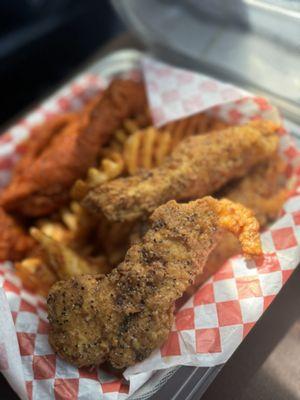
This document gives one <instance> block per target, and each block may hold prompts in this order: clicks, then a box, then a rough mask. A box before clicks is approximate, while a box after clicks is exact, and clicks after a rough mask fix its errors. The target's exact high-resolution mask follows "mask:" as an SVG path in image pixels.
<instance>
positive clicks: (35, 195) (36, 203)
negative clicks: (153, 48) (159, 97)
mask: <svg viewBox="0 0 300 400" xmlns="http://www.w3.org/2000/svg"><path fill="white" fill-rule="evenodd" d="M145 107H146V94H145V89H144V86H143V84H142V83H137V82H133V81H129V80H128V81H126V80H115V81H113V82H112V83H111V85H110V86H109V87H108V89H107V90H106V91H105V92H104V93H103V94H101V95H100V96H99V98H98V100H97V101H94V102H91V103H90V104H89V106H88V107H86V109H85V112H82V113H78V115H77V116H76V118H62V121H59V122H57V121H56V122H55V126H54V127H53V126H52V128H51V127H50V128H51V129H49V126H47V125H46V128H45V131H44V132H42V133H41V138H40V139H37V144H33V145H32V146H33V147H32V148H31V150H30V151H29V152H28V155H25V156H24V159H23V160H21V161H20V164H19V166H18V165H17V166H16V169H15V172H14V174H13V177H12V180H11V182H10V184H9V185H8V187H7V188H6V189H5V190H4V191H3V192H2V193H1V196H0V205H1V206H2V207H4V209H5V210H6V211H13V212H17V213H19V214H22V215H24V216H30V217H32V216H33V217H38V216H43V215H48V214H49V213H51V212H53V211H56V210H58V209H59V208H60V207H61V206H63V205H65V204H66V203H67V202H68V201H69V199H70V194H69V192H70V188H71V187H72V185H73V184H74V182H75V181H76V180H77V179H79V178H82V177H84V176H85V173H86V171H87V169H88V168H89V167H91V166H93V165H94V164H95V163H96V161H97V157H98V155H99V153H100V151H101V147H102V145H104V144H105V143H106V142H107V141H108V140H109V139H110V136H111V135H112V134H113V132H114V131H115V130H116V129H118V128H119V126H120V125H121V123H122V121H123V120H124V118H129V117H132V116H134V115H135V114H140V113H141V112H143V111H144V110H145ZM39 129H40V130H43V126H41V127H40V128H39ZM30 146H31V145H29V147H30Z"/></svg>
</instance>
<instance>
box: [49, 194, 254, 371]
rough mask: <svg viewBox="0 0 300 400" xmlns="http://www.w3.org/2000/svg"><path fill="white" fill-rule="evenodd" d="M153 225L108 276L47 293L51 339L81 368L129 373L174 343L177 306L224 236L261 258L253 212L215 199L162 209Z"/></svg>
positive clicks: (57, 286)
mask: <svg viewBox="0 0 300 400" xmlns="http://www.w3.org/2000/svg"><path fill="white" fill-rule="evenodd" d="M150 222H151V227H150V229H149V230H148V231H147V232H146V234H145V235H144V237H143V238H142V239H141V241H140V242H139V243H137V244H135V245H133V246H132V247H131V248H130V249H129V250H128V252H127V254H126V256H125V259H124V261H123V262H122V263H121V264H120V265H119V266H118V267H117V268H116V269H114V270H113V271H112V272H111V273H110V274H109V275H106V276H103V275H98V276H91V275H82V276H78V277H76V278H72V279H70V280H68V281H61V282H58V283H56V284H55V285H54V286H53V287H52V289H51V291H50V294H49V296H48V302H47V303H48V312H49V322H50V335H49V341H50V344H51V345H52V347H53V349H54V350H55V352H57V353H58V354H59V355H60V356H61V357H62V358H63V359H65V360H66V361H68V362H70V363H71V364H74V365H76V366H79V367H80V366H85V365H98V364H100V363H103V362H104V361H108V362H109V363H110V364H111V365H112V366H113V367H115V368H125V367H127V366H130V365H133V364H134V363H136V362H138V361H141V360H143V359H145V358H146V357H147V356H148V355H149V354H150V353H151V352H152V351H153V350H154V349H156V348H158V347H159V346H161V345H162V344H163V343H164V341H165V340H166V339H167V337H168V334H169V332H170V329H171V326H172V323H173V320H174V317H173V311H174V302H175V300H176V299H177V298H179V297H180V296H181V295H182V293H183V292H184V291H185V289H186V288H187V287H188V286H189V285H190V284H191V283H192V282H193V280H194V278H195V276H196V275H197V274H199V272H201V270H202V269H203V266H204V264H205V261H206V259H207V257H208V255H209V253H210V252H211V250H212V249H213V248H214V246H215V244H216V243H217V241H218V239H219V238H220V236H221V235H222V232H223V230H229V231H230V232H232V233H233V234H234V235H236V236H237V237H238V238H239V240H240V242H241V246H242V248H243V250H244V252H245V253H246V255H248V256H255V255H259V254H261V246H260V239H259V233H258V232H259V225H258V222H257V221H256V219H255V218H254V217H253V214H252V212H251V211H250V210H248V209H246V208H244V207H243V206H241V205H238V204H234V203H232V202H230V201H229V200H226V199H223V200H220V201H218V200H215V199H213V198H211V197H205V198H203V199H200V200H197V201H193V202H190V203H187V204H178V203H176V202H175V201H173V200H172V201H170V202H168V203H167V204H165V205H162V206H160V207H159V208H157V209H156V210H155V212H154V213H153V214H152V216H151V218H150Z"/></svg>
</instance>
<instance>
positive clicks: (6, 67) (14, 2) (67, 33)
mask: <svg viewBox="0 0 300 400" xmlns="http://www.w3.org/2000/svg"><path fill="white" fill-rule="evenodd" d="M122 30H123V27H122V25H121V23H120V21H119V20H118V19H117V17H116V14H115V13H114V11H113V10H112V7H111V5H110V3H109V1H108V0H0V88H1V90H0V104H1V107H0V124H1V126H3V123H5V122H8V121H10V120H11V118H13V117H14V116H15V115H17V114H18V113H20V112H21V111H22V110H23V109H24V107H26V106H28V105H30V104H31V103H32V102H34V101H37V100H38V99H39V98H42V97H43V95H45V93H47V92H48V91H49V90H51V89H53V88H54V87H55V86H56V85H58V84H59V83H60V82H61V81H63V80H64V79H66V77H67V76H68V75H70V74H71V73H72V72H74V71H75V70H76V69H77V68H78V67H79V66H80V65H81V64H82V63H84V62H85V61H86V60H87V59H88V58H89V57H91V56H92V55H93V54H94V53H95V52H96V51H97V49H99V48H100V47H101V46H102V45H103V44H104V43H105V42H106V41H107V40H108V39H110V38H112V37H113V36H115V35H116V34H118V33H120V32H121V31H122Z"/></svg>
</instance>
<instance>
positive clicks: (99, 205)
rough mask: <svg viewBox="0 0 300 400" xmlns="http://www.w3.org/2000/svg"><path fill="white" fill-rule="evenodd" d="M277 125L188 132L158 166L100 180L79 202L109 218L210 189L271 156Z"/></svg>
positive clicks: (127, 217) (130, 216) (129, 216)
mask: <svg viewBox="0 0 300 400" xmlns="http://www.w3.org/2000/svg"><path fill="white" fill-rule="evenodd" d="M277 129H278V126H277V125H275V124H274V123H272V122H270V121H259V122H255V123H252V124H249V125H245V126H239V127H230V128H227V129H224V130H221V131H217V132H210V133H208V134H204V135H199V136H194V137H189V138H187V139H185V140H183V141H182V142H181V143H180V144H179V145H178V146H177V148H176V149H175V150H174V152H173V153H172V155H171V156H170V157H169V158H168V159H167V160H166V161H165V162H164V163H163V164H162V166H161V167H158V168H155V169H153V170H150V171H147V172H146V171H145V172H142V173H140V174H138V175H136V176H133V177H129V178H119V179H116V180H114V181H111V182H108V183H104V184H103V185H100V186H98V187H97V188H94V189H92V190H91V191H90V192H89V193H88V194H87V196H86V197H85V198H84V200H83V205H84V206H85V207H86V208H87V209H89V210H90V211H91V212H94V213H100V212H103V213H104V215H105V216H106V217H107V219H109V220H112V221H132V220H135V219H138V218H141V217H143V216H145V215H148V214H150V213H151V212H152V211H153V210H155V208H157V207H158V206H159V205H161V204H164V203H165V202H166V201H168V200H171V199H175V200H185V199H190V198H198V197H202V196H205V195H207V194H211V193H213V192H215V191H216V190H218V189H220V188H221V187H222V186H223V185H224V184H226V183H227V182H229V181H230V180H233V179H237V178H240V177H242V176H244V175H245V174H246V173H247V172H249V170H250V169H251V168H253V167H254V166H255V165H257V164H258V163H260V162H262V161H265V160H266V159H269V158H271V157H272V156H273V155H274V154H275V152H276V150H277V147H278V136H277V135H276V130H277Z"/></svg>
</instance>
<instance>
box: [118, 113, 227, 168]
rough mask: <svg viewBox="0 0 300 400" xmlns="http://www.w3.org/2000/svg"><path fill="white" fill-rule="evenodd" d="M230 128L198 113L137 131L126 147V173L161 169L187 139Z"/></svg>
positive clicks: (124, 153) (124, 155) (124, 152)
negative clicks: (166, 159) (159, 126)
mask: <svg viewBox="0 0 300 400" xmlns="http://www.w3.org/2000/svg"><path fill="white" fill-rule="evenodd" d="M226 126H228V124H226V123H225V122H222V121H219V120H215V119H211V118H210V117H209V116H207V115H206V114H203V113H202V114H197V115H194V116H191V117H188V118H184V119H182V120H179V121H175V122H171V123H169V124H166V125H165V126H164V127H162V128H160V129H156V128H154V127H153V126H151V127H148V128H146V129H143V130H138V131H136V132H134V133H133V134H132V135H131V136H129V138H128V139H127V140H126V142H125V144H124V151H123V157H124V163H125V169H126V172H127V173H128V174H129V175H134V174H136V173H137V172H138V170H139V169H142V168H143V169H151V168H155V167H157V166H159V165H160V164H161V163H162V161H163V160H164V159H165V158H166V157H167V156H168V155H169V154H171V152H172V150H173V149H174V148H175V147H176V146H177V145H178V143H179V142H180V141H181V140H182V139H184V138H185V137H188V136H192V135H196V134H201V133H204V132H207V131H209V130H219V129H223V128H224V127H226Z"/></svg>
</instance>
